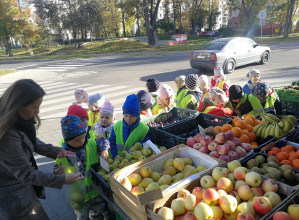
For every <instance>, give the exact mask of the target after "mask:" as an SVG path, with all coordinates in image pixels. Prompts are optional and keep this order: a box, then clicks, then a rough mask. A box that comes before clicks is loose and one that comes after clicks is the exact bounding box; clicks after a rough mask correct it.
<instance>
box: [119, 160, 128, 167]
mask: <svg viewBox="0 0 299 220" xmlns="http://www.w3.org/2000/svg"><path fill="white" fill-rule="evenodd" d="M128 165H130V162H129V161H128V160H127V159H123V160H122V162H121V163H120V165H119V168H124V167H126V166H128Z"/></svg>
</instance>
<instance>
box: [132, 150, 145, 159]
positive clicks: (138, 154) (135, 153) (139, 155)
mask: <svg viewBox="0 0 299 220" xmlns="http://www.w3.org/2000/svg"><path fill="white" fill-rule="evenodd" d="M142 156H143V155H142V153H141V152H140V151H134V152H133V158H134V159H135V160H138V159H139V157H142Z"/></svg>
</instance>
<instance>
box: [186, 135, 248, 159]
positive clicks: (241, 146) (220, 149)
mask: <svg viewBox="0 0 299 220" xmlns="http://www.w3.org/2000/svg"><path fill="white" fill-rule="evenodd" d="M186 144H187V145H188V146H189V147H192V148H194V149H196V150H198V151H200V152H202V153H205V154H209V155H210V156H213V157H216V158H219V159H220V160H223V161H225V162H229V161H231V160H237V159H238V158H241V157H245V156H246V153H247V152H249V151H251V149H252V148H251V144H249V143H241V141H240V139H239V138H236V137H235V135H234V133H233V132H232V131H230V130H229V131H227V132H223V133H219V134H216V136H215V139H214V140H212V138H211V135H202V134H200V133H199V134H197V135H195V136H194V137H193V138H188V139H187V143H186Z"/></svg>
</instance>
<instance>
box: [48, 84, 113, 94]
mask: <svg viewBox="0 0 299 220" xmlns="http://www.w3.org/2000/svg"><path fill="white" fill-rule="evenodd" d="M91 85H92V84H77V85H74V86H68V87H64V88H60V89H55V90H49V91H47V90H46V93H47V95H49V94H52V93H55V94H57V92H61V91H65V90H68V91H69V90H70V89H74V91H75V90H76V89H80V88H84V89H85V90H86V91H87V92H88V93H89V89H93V88H98V86H91ZM107 86H109V85H101V87H107ZM86 88H87V89H86ZM74 91H73V92H72V93H74ZM47 95H46V96H45V97H47ZM59 95H61V93H60V94H59Z"/></svg>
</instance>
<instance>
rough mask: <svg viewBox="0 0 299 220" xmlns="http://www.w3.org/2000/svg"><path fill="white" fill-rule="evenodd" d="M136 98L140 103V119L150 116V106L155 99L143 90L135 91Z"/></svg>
mask: <svg viewBox="0 0 299 220" xmlns="http://www.w3.org/2000/svg"><path fill="white" fill-rule="evenodd" d="M137 98H138V100H139V103H140V120H142V119H145V118H148V117H151V116H152V111H151V107H152V106H153V104H154V103H155V100H154V98H153V97H152V95H151V94H150V93H147V92H146V91H144V90H140V91H139V92H138V93H137Z"/></svg>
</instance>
